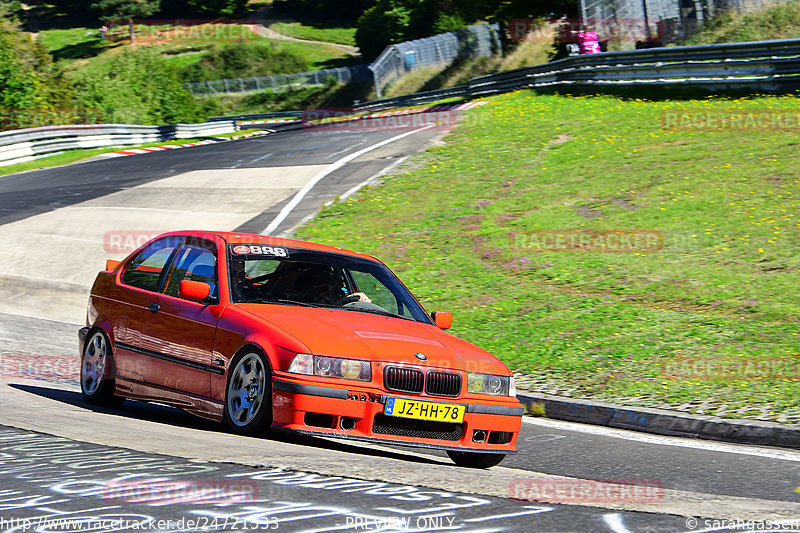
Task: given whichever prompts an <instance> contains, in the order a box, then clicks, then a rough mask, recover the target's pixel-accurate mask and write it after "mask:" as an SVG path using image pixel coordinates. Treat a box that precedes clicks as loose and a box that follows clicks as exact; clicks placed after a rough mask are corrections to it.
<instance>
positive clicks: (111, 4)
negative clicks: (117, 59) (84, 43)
mask: <svg viewBox="0 0 800 533" xmlns="http://www.w3.org/2000/svg"><path fill="white" fill-rule="evenodd" d="M160 6H161V0H100V1H99V2H97V3H96V4H92V9H97V10H100V11H101V12H102V13H103V15H102V16H101V19H102V20H103V21H106V22H108V21H114V20H127V21H128V30H129V31H130V35H131V44H133V43H134V42H136V32H134V31H133V19H135V18H139V17H149V16H150V15H152V14H153V13H155V12H156V11H158V10H159V8H160Z"/></svg>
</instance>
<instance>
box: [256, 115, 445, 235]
mask: <svg viewBox="0 0 800 533" xmlns="http://www.w3.org/2000/svg"><path fill="white" fill-rule="evenodd" d="M434 126H436V124H428V125H427V126H423V127H421V128H418V129H416V130H412V131H407V132H405V133H401V134H400V135H395V136H394V137H391V138H389V139H386V140H385V141H381V142H379V143H376V144H373V145H372V146H367V147H366V148H362V149H361V150H359V151H357V152H353V153H352V154H350V155H347V156H344V157H343V158H341V159H339V160H338V161H336V162H335V163H332V164H331V165H330V166H328V167H327V168H326V169H325V170H323V171H322V172H320V173H318V174H317V175H316V176H314V177H313V178H311V181H309V182H308V183H306V184H305V186H304V187H303V188H302V189H300V190H299V191H297V194H295V195H294V196H293V197H292V199H291V200H290V201H289V203H288V204H286V205H285V206H284V207H283V209H281V212H280V213H278V215H277V216H276V217H275V218H274V219H273V220H272V222H270V224H269V226H267V227H266V228H264V231H262V232H261V234H262V235H269V234H270V233H272V232H273V231H275V230H276V229H277V228H278V226H280V225H281V223H282V222H283V221H284V220H286V217H288V216H289V214H290V213H291V212H292V210H294V208H295V207H297V206H298V204H300V201H301V200H302V199H303V198H305V196H306V195H307V194H308V193H309V192H310V191H311V189H313V188H314V186H315V185H316V184H317V183H319V182H320V180H322V178H324V177H325V176H327V175H328V174H330V173H332V172H334V171H335V170H338V169H340V168H342V167H343V166H344V165H346V164H347V163H349V162H350V161H352V160H353V159H355V158H357V157H360V156H362V155H364V154H366V153H367V152H369V151H372V150H375V149H377V148H380V147H382V146H386V145H387V144H389V143H392V142H394V141H398V140H400V139H402V138H404V137H408V136H409V135H413V134H415V133H419V132H420V131H423V130H427V129H429V128H432V127H434Z"/></svg>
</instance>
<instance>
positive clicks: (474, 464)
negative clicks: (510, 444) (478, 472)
mask: <svg viewBox="0 0 800 533" xmlns="http://www.w3.org/2000/svg"><path fill="white" fill-rule="evenodd" d="M447 455H449V456H450V459H452V460H453V462H454V463H455V464H457V465H458V466H465V467H467V468H491V467H493V466H496V465H499V464H500V462H501V461H502V460H503V459H505V458H506V456H505V454H503V453H480V452H457V451H449V450H448V452H447Z"/></svg>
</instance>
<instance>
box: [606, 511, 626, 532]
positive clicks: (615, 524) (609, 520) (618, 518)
mask: <svg viewBox="0 0 800 533" xmlns="http://www.w3.org/2000/svg"><path fill="white" fill-rule="evenodd" d="M603 522H605V523H606V525H607V526H608V528H609V529H610V530H611V531H613V532H614V533H631V531H630V530H629V529H628V528H627V527H625V524H623V523H622V515H620V514H619V513H608V514H604V515H603Z"/></svg>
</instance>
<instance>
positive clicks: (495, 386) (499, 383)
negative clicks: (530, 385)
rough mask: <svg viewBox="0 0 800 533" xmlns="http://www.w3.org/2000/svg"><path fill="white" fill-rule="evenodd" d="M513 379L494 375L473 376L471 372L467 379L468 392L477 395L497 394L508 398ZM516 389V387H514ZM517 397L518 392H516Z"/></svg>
mask: <svg viewBox="0 0 800 533" xmlns="http://www.w3.org/2000/svg"><path fill="white" fill-rule="evenodd" d="M513 379H514V378H513V377H509V376H495V375H494V374H473V373H472V372H470V373H469V374H468V379H467V391H468V392H474V393H477V394H495V395H498V396H508V395H509V393H510V392H511V390H512V384H513ZM513 389H516V387H513ZM514 393H515V395H516V390H514Z"/></svg>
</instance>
